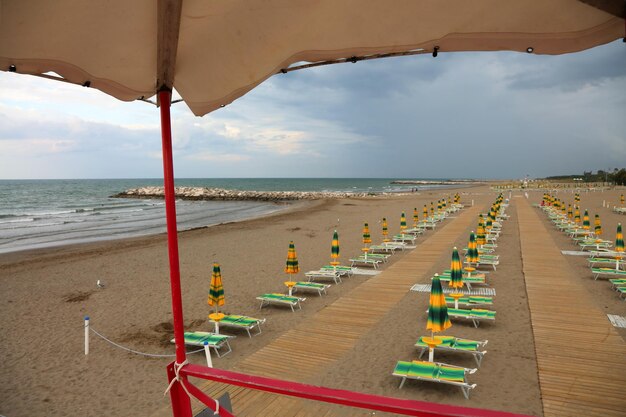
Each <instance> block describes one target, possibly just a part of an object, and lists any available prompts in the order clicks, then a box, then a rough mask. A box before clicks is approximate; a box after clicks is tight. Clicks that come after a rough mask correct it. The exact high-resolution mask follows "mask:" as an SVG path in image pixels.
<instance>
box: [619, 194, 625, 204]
mask: <svg viewBox="0 0 626 417" xmlns="http://www.w3.org/2000/svg"><path fill="white" fill-rule="evenodd" d="M619 202H620V203H622V204H624V194H622V195H620V196H619Z"/></svg>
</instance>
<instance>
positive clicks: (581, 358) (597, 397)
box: [514, 198, 626, 417]
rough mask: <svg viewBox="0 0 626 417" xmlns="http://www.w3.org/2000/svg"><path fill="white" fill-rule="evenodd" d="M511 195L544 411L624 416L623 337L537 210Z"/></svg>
mask: <svg viewBox="0 0 626 417" xmlns="http://www.w3.org/2000/svg"><path fill="white" fill-rule="evenodd" d="M514 200H515V202H516V206H517V213H518V219H519V220H518V221H519V230H520V240H521V249H522V262H523V268H524V276H525V280H526V288H527V292H528V303H529V307H530V314H531V322H532V329H533V333H534V338H535V349H536V355H537V366H538V368H539V369H538V371H539V383H540V390H541V397H542V402H543V411H544V416H545V417H556V416H558V417H560V416H586V417H587V416H625V415H626V392H625V389H626V343H625V342H624V340H623V339H622V338H621V337H620V335H619V334H618V333H617V331H616V330H615V329H614V328H613V326H612V325H611V323H610V322H609V320H608V319H607V317H606V314H604V312H603V311H602V310H601V309H600V308H599V307H598V306H596V305H595V304H594V302H593V300H592V299H591V298H590V297H589V295H588V293H587V291H586V290H585V288H584V287H583V285H582V284H581V282H580V279H581V278H580V276H578V275H577V274H576V273H574V271H572V269H571V267H570V266H569V265H568V263H567V261H566V260H565V258H564V256H563V255H562V254H561V251H560V250H559V248H558V247H557V246H556V244H555V242H554V240H553V239H552V238H551V236H550V234H549V232H548V230H547V229H546V227H545V226H544V224H543V223H542V221H541V219H540V218H539V216H541V215H543V213H542V212H540V211H539V210H538V209H536V208H533V207H531V206H530V204H529V202H528V201H527V200H526V199H520V198H516V199H514ZM585 279H587V278H585ZM589 279H591V275H589Z"/></svg>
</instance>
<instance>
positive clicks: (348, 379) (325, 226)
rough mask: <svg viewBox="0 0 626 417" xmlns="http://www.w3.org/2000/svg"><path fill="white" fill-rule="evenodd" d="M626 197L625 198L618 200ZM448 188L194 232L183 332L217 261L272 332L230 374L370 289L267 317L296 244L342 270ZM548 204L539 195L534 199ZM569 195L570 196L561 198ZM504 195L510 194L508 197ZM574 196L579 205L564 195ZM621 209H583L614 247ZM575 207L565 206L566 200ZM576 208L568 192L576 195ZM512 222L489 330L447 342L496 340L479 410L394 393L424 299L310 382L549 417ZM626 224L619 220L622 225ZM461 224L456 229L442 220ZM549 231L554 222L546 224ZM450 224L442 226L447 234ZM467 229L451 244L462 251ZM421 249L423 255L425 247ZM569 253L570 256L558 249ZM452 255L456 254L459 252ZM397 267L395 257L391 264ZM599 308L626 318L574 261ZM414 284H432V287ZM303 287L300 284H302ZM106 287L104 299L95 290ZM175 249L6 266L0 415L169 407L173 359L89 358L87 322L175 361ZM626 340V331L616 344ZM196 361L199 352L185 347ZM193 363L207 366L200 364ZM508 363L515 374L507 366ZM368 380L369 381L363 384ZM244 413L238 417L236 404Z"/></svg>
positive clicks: (444, 258)
mask: <svg viewBox="0 0 626 417" xmlns="http://www.w3.org/2000/svg"><path fill="white" fill-rule="evenodd" d="M458 191H459V192H460V193H461V194H462V201H463V202H464V203H465V204H468V205H469V204H470V203H471V200H474V201H475V204H476V205H481V204H482V205H484V206H485V210H486V208H487V207H488V205H489V204H490V203H491V202H492V201H493V200H494V199H495V196H496V192H493V191H490V190H489V189H488V188H487V187H472V188H463V189H459V190H458ZM622 192H623V191H622ZM453 193H454V191H452V190H441V191H429V192H423V193H419V194H415V195H412V196H398V197H391V198H384V199H346V200H330V201H317V202H313V203H310V204H308V205H306V207H305V208H299V209H297V210H296V209H294V210H291V211H289V212H283V213H280V214H277V215H274V216H270V217H266V218H262V219H255V220H250V221H245V222H239V223H232V224H226V225H220V226H215V227H211V228H205V229H198V230H193V231H188V232H184V233H181V234H180V242H179V243H180V253H181V276H182V281H183V302H184V308H185V310H184V314H185V322H186V329H187V330H205V331H209V330H212V324H209V323H208V322H207V320H206V315H207V314H208V312H209V308H208V306H207V305H206V298H207V293H208V283H209V279H210V271H211V264H212V262H213V261H218V262H220V264H221V266H222V274H223V278H224V286H225V292H226V302H227V304H226V306H225V307H224V308H223V310H224V311H225V312H230V313H233V314H246V315H251V316H255V317H264V318H266V319H267V322H266V324H265V325H264V327H263V334H262V335H260V336H257V337H254V338H252V339H249V338H248V337H246V336H245V335H244V334H241V333H238V337H237V338H236V339H235V340H233V341H232V345H233V352H232V353H231V354H229V355H227V356H226V357H224V358H220V359H215V362H214V364H215V366H216V367H220V368H225V369H230V368H232V367H235V366H236V365H237V363H238V362H240V361H241V360H243V359H245V358H246V357H248V356H249V355H251V354H252V353H253V352H255V351H257V350H259V349H261V348H263V347H264V346H266V345H267V344H268V343H271V342H272V341H273V340H274V339H276V338H277V337H278V336H280V335H281V334H283V333H284V332H286V331H288V330H289V329H291V328H293V327H294V326H296V325H299V324H302V323H305V322H306V320H308V319H310V318H311V317H312V316H313V315H315V314H316V313H317V312H318V311H320V310H322V309H323V308H324V307H325V306H327V305H329V304H331V303H333V302H334V301H335V300H337V299H339V298H340V297H342V296H344V295H346V294H348V293H349V292H350V291H351V290H353V289H354V288H356V287H357V286H359V285H360V284H361V283H362V282H363V281H365V280H367V277H354V278H350V279H346V280H344V283H343V284H340V285H336V286H333V287H332V288H331V289H330V290H329V294H328V295H327V296H324V297H317V296H316V295H315V296H311V295H307V301H306V302H305V303H304V304H303V309H302V310H301V311H297V312H296V313H292V312H291V311H290V310H285V309H280V308H273V307H270V308H264V309H263V310H261V311H259V309H258V301H257V300H256V299H255V297H256V296H258V295H260V294H262V293H265V292H284V286H283V284H282V283H283V281H285V280H286V278H287V277H286V275H285V274H284V273H283V271H282V269H283V265H284V261H285V257H286V253H287V246H288V243H289V241H290V240H294V242H295V245H296V250H297V253H298V259H299V261H300V266H301V270H302V271H307V270H311V269H316V268H318V267H319V266H321V265H323V264H326V263H327V262H328V261H329V254H330V242H331V238H332V232H333V230H335V229H337V230H338V231H339V234H340V243H341V260H342V261H343V263H344V264H345V263H346V262H347V259H348V258H349V257H350V256H352V255H355V254H357V253H359V251H360V248H361V246H362V243H361V229H362V224H363V222H364V221H368V222H369V223H370V228H371V232H372V239H373V241H374V242H379V241H380V240H381V234H380V223H379V221H380V219H381V218H382V217H383V216H384V217H387V219H388V221H389V229H390V232H391V233H393V232H397V231H398V228H399V218H400V213H401V212H402V211H405V213H406V215H407V222H408V223H409V224H410V222H411V220H410V218H411V216H412V211H413V207H417V208H418V212H419V213H420V217H421V208H422V207H423V205H424V204H430V202H431V201H434V202H435V203H436V201H437V199H439V198H442V197H443V196H448V195H450V194H453ZM530 194H531V196H530V197H531V200H533V201H535V202H539V201H540V199H541V193H530ZM564 195H565V194H564ZM505 196H506V195H505ZM568 196H570V195H568ZM609 196H610V200H611V201H617V198H618V196H619V191H616V190H613V191H605V192H603V193H600V192H594V193H583V194H582V202H581V206H582V208H583V210H584V208H585V203H588V205H589V207H588V208H589V209H590V214H591V215H592V216H593V214H595V212H596V211H594V210H597V212H598V213H600V215H601V217H602V221H603V225H604V230H605V237H607V238H609V239H611V238H613V239H614V233H615V225H616V224H617V221H620V220H621V219H623V220H626V217H625V216H620V215H617V214H614V213H612V212H611V211H610V210H609V209H606V208H603V207H602V200H603V199H605V200H607V199H609ZM563 198H564V199H566V201H567V200H568V198H567V197H563ZM570 200H572V201H573V194H571V196H570ZM508 214H510V215H511V218H510V219H509V220H508V221H507V222H506V223H505V224H504V228H503V233H502V237H501V239H500V241H499V245H500V246H499V249H498V253H499V254H500V256H501V266H500V267H499V268H498V271H496V272H494V273H491V274H490V278H493V286H494V287H495V288H496V290H497V296H496V301H495V305H494V308H495V309H496V310H497V312H498V317H497V321H496V323H495V324H493V325H489V324H485V325H481V326H480V327H479V328H478V329H474V328H473V327H472V326H471V324H462V323H458V324H457V323H455V325H454V326H453V327H452V329H451V330H450V331H449V332H447V333H449V334H454V335H456V336H462V337H467V338H476V339H489V345H488V348H487V350H488V354H487V355H486V356H485V359H484V360H483V363H482V366H481V368H480V369H479V371H478V372H477V373H476V374H474V375H472V378H471V382H475V383H477V384H478V387H477V388H476V389H475V390H473V392H472V394H471V398H470V400H465V399H464V398H463V396H462V395H461V393H460V392H459V390H458V389H456V388H454V387H446V386H439V385H438V384H428V383H414V384H407V386H405V387H404V388H403V389H402V390H398V389H397V384H398V382H399V381H398V379H397V378H394V377H392V376H391V371H392V369H393V365H394V364H395V361H397V360H401V359H402V360H408V359H411V358H415V357H416V351H415V349H414V348H413V344H414V343H415V340H416V339H417V337H419V336H420V335H422V334H425V333H426V330H425V323H426V315H425V313H424V311H425V309H426V307H427V303H428V297H427V294H425V293H415V292H409V293H407V295H406V296H405V297H404V298H403V299H402V300H401V301H400V302H399V303H398V304H397V305H396V306H394V307H393V308H392V309H391V310H390V311H389V312H388V314H387V315H385V316H384V317H382V318H381V321H380V322H379V323H378V325H376V326H375V328H374V329H372V331H371V332H369V333H368V334H366V335H365V336H364V337H362V338H361V340H359V341H358V343H357V345H356V346H355V348H354V350H353V352H351V354H350V355H348V356H346V357H344V358H341V360H339V361H338V362H337V363H336V364H335V366H333V367H332V369H330V370H329V371H328V372H327V373H326V374H325V375H323V376H320V377H319V378H316V380H315V381H311V382H313V383H319V384H324V385H328V386H336V387H341V388H345V389H354V390H359V391H365V392H370V393H376V394H382V395H392V396H396V397H403V398H412V399H417V400H424V401H435V402H440V403H447V404H457V405H465V406H469V407H484V408H492V409H498V410H506V411H513V412H519V413H526V414H531V415H542V409H541V401H540V397H539V389H538V382H537V377H536V362H535V358H534V349H533V342H532V331H531V329H530V323H529V319H528V305H527V303H526V298H525V291H524V289H525V288H524V278H523V273H522V271H521V254H520V244H519V237H518V232H517V229H516V227H517V226H516V220H515V210H514V209H513V207H511V209H510V210H509V211H508ZM623 220H622V221H623ZM449 221H453V219H450V220H447V221H446V222H449ZM546 221H547V220H546ZM444 224H445V223H444ZM475 224H476V221H473V222H472V223H471V224H470V225H469V226H467V228H466V231H465V232H464V233H461V234H460V235H459V237H458V239H457V240H456V241H455V242H451V246H453V245H457V246H458V247H459V248H462V247H464V246H465V244H466V241H467V236H468V235H469V230H470V229H473V228H475V227H476V226H475ZM547 227H548V228H549V230H551V235H552V236H553V237H554V239H555V240H556V241H557V242H558V244H559V247H562V248H563V249H570V250H576V249H575V248H574V247H572V244H571V241H569V239H568V238H566V237H564V236H563V235H561V234H560V233H559V232H558V231H556V230H555V229H554V228H552V227H551V225H547ZM436 232H437V230H435V231H434V232H432V231H431V232H427V233H426V234H425V236H423V237H420V238H419V239H418V242H417V248H416V250H418V251H419V250H420V243H422V242H423V241H424V240H425V239H427V238H428V236H430V235H432V234H433V233H436ZM561 245H563V246H561ZM450 249H451V247H450ZM398 259H402V255H395V256H394V260H393V261H392V262H397V260H398ZM449 259H450V254H449V252H448V253H442V254H441V258H440V260H439V261H438V263H437V264H436V265H435V266H434V267H433V270H432V271H431V272H433V273H434V272H437V271H440V270H443V269H446V268H448V266H449V262H450V260H449ZM567 259H568V262H571V263H573V265H574V266H575V267H576V272H577V274H580V278H581V280H584V281H585V285H586V286H587V288H588V289H589V292H590V293H591V294H592V295H593V297H594V299H596V300H597V302H598V303H599V304H603V305H604V306H605V308H606V310H607V313H610V314H620V315H626V303H623V302H622V301H620V300H619V299H618V297H617V295H616V294H615V293H614V292H612V291H610V288H608V287H609V285H608V283H606V282H604V281H603V282H600V281H593V279H592V278H591V274H590V272H589V269H588V268H586V260H585V258H584V257H573V256H572V257H567ZM430 275H431V274H430V273H429V274H426V276H419V277H415V283H426V282H427V281H428V279H429V277H430ZM300 276H301V278H304V275H303V273H301V274H300ZM98 279H100V280H102V281H104V282H105V284H106V287H105V288H104V289H98V288H97V287H96V281H97V280H98ZM169 297H170V291H169V278H168V263H167V248H166V244H165V238H164V236H154V237H148V238H136V239H129V240H122V241H116V242H105V243H94V244H89V245H78V246H74V247H66V248H58V249H48V250H42V251H31V252H28V253H15V254H4V255H1V256H0V317H2V320H1V322H0V331H1V334H2V336H3V343H2V344H1V345H0V358H2V363H3V367H2V370H0V414H3V415H6V416H7V417H8V416H22V415H23V416H26V415H50V416H57V415H58V416H61V415H64V416H65V415H68V416H71V415H87V416H91V415H93V416H95V415H110V416H128V415H152V414H153V413H155V412H158V411H159V410H162V409H163V408H165V407H167V406H168V398H167V397H163V395H162V393H163V391H164V389H165V387H166V385H167V384H166V378H165V365H166V364H167V363H168V362H169V361H171V359H156V358H147V357H142V356H137V355H134V354H130V353H126V352H124V351H122V350H119V349H117V348H114V347H113V346H111V345H109V344H107V343H106V342H104V341H102V340H100V339H97V338H95V337H94V338H92V343H91V353H90V355H89V356H87V357H85V356H84V354H83V335H84V332H83V320H82V318H83V316H84V315H89V316H90V317H91V323H92V326H93V328H94V329H96V330H97V331H99V332H101V333H102V334H104V335H106V336H107V337H109V338H111V339H112V340H113V341H115V342H118V343H120V344H122V345H124V346H128V347H130V348H132V349H136V350H139V351H142V352H150V353H173V350H174V349H173V345H171V344H170V342H169V339H170V338H171V337H172V331H171V324H170V320H171V313H170V309H171V307H170V299H169ZM621 334H622V335H623V336H624V335H625V334H624V333H623V332H622V333H621ZM189 350H194V349H189ZM440 357H441V359H442V361H445V362H448V363H454V364H459V365H465V366H471V365H472V363H471V362H472V361H473V359H472V358H471V357H469V358H465V357H458V355H444V354H441V356H440ZM190 362H192V363H199V364H202V363H204V357H203V354H202V353H200V354H195V355H190ZM511 362H513V363H515V364H516V365H518V366H510V364H511ZM364 370H366V372H363V371H364ZM234 406H235V411H236V404H235V405H234Z"/></svg>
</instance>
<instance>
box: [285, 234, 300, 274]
mask: <svg viewBox="0 0 626 417" xmlns="http://www.w3.org/2000/svg"><path fill="white" fill-rule="evenodd" d="M298 272H300V267H299V266H298V257H297V256H296V246H295V245H294V244H293V241H291V242H289V250H288V251H287V264H286V265H285V273H287V274H297V273H298Z"/></svg>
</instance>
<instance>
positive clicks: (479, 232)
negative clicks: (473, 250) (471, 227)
mask: <svg viewBox="0 0 626 417" xmlns="http://www.w3.org/2000/svg"><path fill="white" fill-rule="evenodd" d="M485 243H487V236H486V235H485V223H484V220H483V215H482V214H481V215H480V216H479V219H478V229H476V244H477V245H478V246H482V245H484V244H485Z"/></svg>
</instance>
